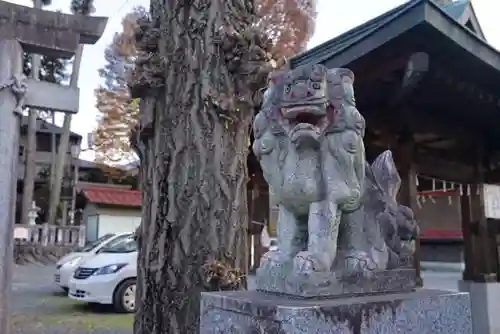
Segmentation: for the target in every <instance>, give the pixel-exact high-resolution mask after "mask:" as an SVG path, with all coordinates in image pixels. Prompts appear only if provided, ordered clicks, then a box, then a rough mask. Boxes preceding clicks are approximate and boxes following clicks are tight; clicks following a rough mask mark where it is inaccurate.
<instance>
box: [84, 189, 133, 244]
mask: <svg viewBox="0 0 500 334" xmlns="http://www.w3.org/2000/svg"><path fill="white" fill-rule="evenodd" d="M79 190H80V193H81V194H82V195H83V196H84V197H85V199H86V205H85V209H84V210H83V217H82V218H83V219H82V223H83V224H84V225H85V227H86V242H92V241H94V240H96V239H98V238H100V237H102V236H103V235H105V234H108V233H121V232H135V230H136V228H137V227H138V226H139V224H140V223H141V204H142V201H141V192H140V191H137V190H131V189H126V188H123V187H117V186H110V185H105V184H80V185H79Z"/></svg>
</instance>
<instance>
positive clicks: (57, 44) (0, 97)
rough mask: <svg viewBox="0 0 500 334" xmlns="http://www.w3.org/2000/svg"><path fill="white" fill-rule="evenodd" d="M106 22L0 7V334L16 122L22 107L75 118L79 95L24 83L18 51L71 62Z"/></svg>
mask: <svg viewBox="0 0 500 334" xmlns="http://www.w3.org/2000/svg"><path fill="white" fill-rule="evenodd" d="M106 24H107V18H104V17H88V16H82V15H68V14H62V13H57V12H50V11H44V10H41V9H36V8H30V7H25V6H20V5H16V4H12V3H9V2H4V1H0V333H2V334H8V333H10V321H9V317H10V311H9V302H10V295H11V283H12V264H13V228H14V219H15V205H16V184H17V182H16V181H17V165H18V147H19V131H20V116H21V111H22V108H23V107H30V108H33V109H37V110H51V111H60V112H69V113H76V112H77V111H78V102H79V90H78V89H74V88H70V87H64V86H61V85H57V84H52V83H47V82H41V81H36V80H33V79H27V78H26V77H24V76H23V75H22V59H23V57H22V55H23V51H26V52H31V53H37V54H41V55H47V56H53V57H59V58H71V57H72V56H73V55H74V53H75V51H76V49H77V47H78V45H79V44H95V43H96V42H97V41H98V40H99V38H100V37H101V36H102V34H103V33H104V29H105V27H106Z"/></svg>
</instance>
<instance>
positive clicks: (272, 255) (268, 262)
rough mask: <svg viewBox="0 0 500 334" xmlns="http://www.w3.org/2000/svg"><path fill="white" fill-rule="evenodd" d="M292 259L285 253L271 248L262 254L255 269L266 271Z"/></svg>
mask: <svg viewBox="0 0 500 334" xmlns="http://www.w3.org/2000/svg"><path fill="white" fill-rule="evenodd" d="M291 260H292V259H291V258H290V257H289V256H287V255H286V254H285V253H282V252H280V251H279V250H272V251H269V252H267V253H266V254H264V255H263V256H262V258H261V260H260V267H259V269H257V271H264V272H265V271H268V270H269V269H271V268H273V267H277V266H284V265H285V264H287V263H289V262H290V261H291Z"/></svg>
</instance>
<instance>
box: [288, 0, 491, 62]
mask: <svg viewBox="0 0 500 334" xmlns="http://www.w3.org/2000/svg"><path fill="white" fill-rule="evenodd" d="M465 14H467V19H470V20H472V21H473V22H474V25H475V26H476V27H477V28H476V29H475V30H477V31H476V32H474V31H472V30H471V29H470V28H469V27H467V26H466V25H465V23H466V22H460V21H463V19H464V18H465V17H464V15H465ZM476 23H477V19H476V17H475V15H474V11H473V8H472V6H471V4H470V1H468V0H459V1H458V2H454V3H451V4H448V5H439V4H437V3H435V2H434V1H433V0H410V1H408V2H407V3H405V4H403V5H401V6H399V7H396V8H394V9H392V10H390V11H388V12H386V13H384V14H382V15H380V16H378V17H376V18H374V19H372V20H370V21H367V22H366V23H364V24H362V25H359V26H357V27H355V28H353V29H351V30H349V31H347V32H345V33H343V34H341V35H339V36H337V37H335V38H333V39H331V40H329V41H327V42H325V43H323V44H320V45H318V46H317V47H314V48H312V49H310V50H308V51H305V52H303V53H301V54H299V55H297V56H296V57H294V58H292V59H291V66H292V67H297V66H300V65H304V64H308V63H321V64H324V65H325V66H327V67H330V68H332V67H342V66H346V65H348V64H349V63H351V62H353V61H355V60H357V59H358V58H361V57H362V56H364V55H366V54H368V53H369V52H371V51H372V50H375V49H377V48H378V47H380V46H382V45H383V44H385V43H387V42H389V41H390V40H392V39H395V38H397V37H398V36H400V35H403V34H404V33H406V32H408V31H410V30H412V29H413V28H415V27H417V26H426V28H431V29H434V30H436V31H437V32H439V33H440V34H442V35H443V37H444V38H447V39H449V40H451V41H453V42H455V43H456V44H457V45H459V46H460V47H462V48H463V49H465V51H468V52H469V53H471V54H472V55H474V56H475V57H476V58H478V59H480V60H482V61H483V62H485V63H486V64H488V65H490V66H492V67H493V68H495V69H496V70H497V71H499V72H500V53H499V52H498V51H497V50H495V49H494V48H493V47H492V46H491V45H489V44H488V43H487V42H486V40H485V39H484V38H483V37H484V35H483V34H482V31H481V29H480V27H479V26H478V24H476Z"/></svg>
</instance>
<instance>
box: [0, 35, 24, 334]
mask: <svg viewBox="0 0 500 334" xmlns="http://www.w3.org/2000/svg"><path fill="white" fill-rule="evenodd" d="M21 71H22V49H21V46H20V45H19V43H18V42H16V41H5V40H3V41H2V40H0V85H2V86H1V87H2V89H0V170H1V171H2V172H1V173H0V213H1V214H0V245H1V246H0V333H2V334H3V333H5V334H8V333H10V332H11V328H10V320H9V319H10V310H9V307H10V297H11V284H12V263H13V240H14V219H15V197H14V183H16V181H17V164H18V154H17V151H18V145H19V144H18V133H19V125H20V124H19V115H17V112H18V111H20V109H19V108H18V106H19V103H20V102H22V101H20V100H19V98H20V96H18V97H16V95H15V94H14V90H13V89H15V88H16V87H13V86H12V85H13V84H14V82H13V81H12V80H13V78H14V77H15V76H19V75H20V74H21Z"/></svg>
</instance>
